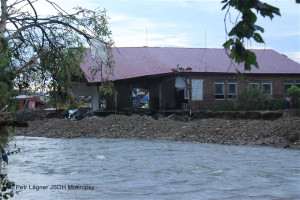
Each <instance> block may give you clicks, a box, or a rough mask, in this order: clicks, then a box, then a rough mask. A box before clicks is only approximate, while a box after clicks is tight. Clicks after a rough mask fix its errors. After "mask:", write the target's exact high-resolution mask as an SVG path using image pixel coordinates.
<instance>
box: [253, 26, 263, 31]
mask: <svg viewBox="0 0 300 200" xmlns="http://www.w3.org/2000/svg"><path fill="white" fill-rule="evenodd" d="M253 27H254V28H255V30H259V31H260V32H262V33H263V32H264V31H265V30H264V28H263V27H261V26H257V25H253Z"/></svg>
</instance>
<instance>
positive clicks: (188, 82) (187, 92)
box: [184, 79, 190, 99]
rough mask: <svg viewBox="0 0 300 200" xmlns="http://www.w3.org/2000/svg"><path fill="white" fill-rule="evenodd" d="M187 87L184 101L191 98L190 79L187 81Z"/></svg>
mask: <svg viewBox="0 0 300 200" xmlns="http://www.w3.org/2000/svg"><path fill="white" fill-rule="evenodd" d="M186 83H187V84H186V87H185V88H184V99H189V98H190V89H189V85H190V79H187V80H186Z"/></svg>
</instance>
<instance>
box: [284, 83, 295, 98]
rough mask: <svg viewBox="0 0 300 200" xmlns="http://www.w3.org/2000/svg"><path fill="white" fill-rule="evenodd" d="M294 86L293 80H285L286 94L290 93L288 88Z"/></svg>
mask: <svg viewBox="0 0 300 200" xmlns="http://www.w3.org/2000/svg"><path fill="white" fill-rule="evenodd" d="M292 86H293V81H284V95H285V96H286V95H288V93H287V90H288V89H289V88H291V87H292Z"/></svg>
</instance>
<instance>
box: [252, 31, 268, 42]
mask: <svg viewBox="0 0 300 200" xmlns="http://www.w3.org/2000/svg"><path fill="white" fill-rule="evenodd" d="M253 38H254V40H255V41H256V42H258V43H265V41H264V40H263V39H262V37H261V36H260V34H258V33H254V36H253Z"/></svg>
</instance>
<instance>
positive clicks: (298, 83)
mask: <svg viewBox="0 0 300 200" xmlns="http://www.w3.org/2000/svg"><path fill="white" fill-rule="evenodd" d="M296 86H297V87H299V88H300V80H299V81H296Z"/></svg>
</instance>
